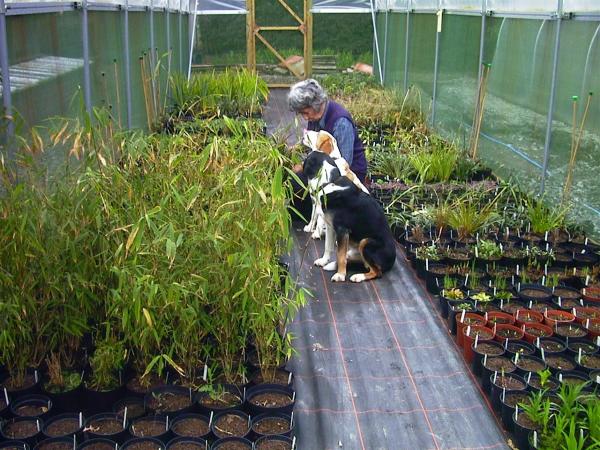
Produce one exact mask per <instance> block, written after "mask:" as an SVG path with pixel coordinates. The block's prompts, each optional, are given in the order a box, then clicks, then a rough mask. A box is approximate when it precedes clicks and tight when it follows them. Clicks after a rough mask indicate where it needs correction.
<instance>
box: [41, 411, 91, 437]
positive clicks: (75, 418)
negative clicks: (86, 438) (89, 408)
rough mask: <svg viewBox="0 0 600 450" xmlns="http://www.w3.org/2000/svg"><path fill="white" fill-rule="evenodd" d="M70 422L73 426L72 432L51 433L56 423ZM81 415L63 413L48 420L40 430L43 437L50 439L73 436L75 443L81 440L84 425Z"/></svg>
mask: <svg viewBox="0 0 600 450" xmlns="http://www.w3.org/2000/svg"><path fill="white" fill-rule="evenodd" d="M65 421H67V422H70V423H73V424H75V425H73V426H72V431H69V432H67V433H62V434H56V433H52V432H51V431H50V430H52V429H53V428H54V427H55V426H56V425H57V424H58V423H60V422H65ZM84 423H85V422H84V419H83V415H82V416H80V415H79V413H64V414H59V415H58V416H54V417H51V418H49V419H48V420H46V421H45V422H44V427H43V428H42V433H43V434H44V436H46V437H49V438H52V437H64V436H73V435H74V436H75V437H76V438H77V442H80V441H82V440H83V424H84Z"/></svg>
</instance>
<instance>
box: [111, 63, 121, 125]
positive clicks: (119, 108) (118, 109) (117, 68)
mask: <svg viewBox="0 0 600 450" xmlns="http://www.w3.org/2000/svg"><path fill="white" fill-rule="evenodd" d="M113 66H114V69H115V93H116V96H117V118H118V121H119V129H121V95H120V93H119V67H118V65H117V60H116V59H113Z"/></svg>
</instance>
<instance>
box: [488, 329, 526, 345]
mask: <svg viewBox="0 0 600 450" xmlns="http://www.w3.org/2000/svg"><path fill="white" fill-rule="evenodd" d="M493 329H494V332H495V336H494V339H495V340H496V341H498V342H500V343H501V344H504V343H505V342H506V341H507V340H508V341H509V342H510V341H519V340H521V339H523V336H524V334H525V333H523V330H522V329H521V328H519V327H516V326H514V325H508V324H500V325H496V326H495V328H493ZM504 332H506V333H509V334H510V336H509V337H506V336H504V335H503V333H504Z"/></svg>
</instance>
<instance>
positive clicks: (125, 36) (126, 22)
mask: <svg viewBox="0 0 600 450" xmlns="http://www.w3.org/2000/svg"><path fill="white" fill-rule="evenodd" d="M124 14H125V20H124V26H123V28H124V29H123V46H124V47H125V48H124V53H125V58H124V60H125V98H126V101H127V128H128V129H131V127H132V126H131V116H132V113H131V63H130V61H129V0H125V8H124Z"/></svg>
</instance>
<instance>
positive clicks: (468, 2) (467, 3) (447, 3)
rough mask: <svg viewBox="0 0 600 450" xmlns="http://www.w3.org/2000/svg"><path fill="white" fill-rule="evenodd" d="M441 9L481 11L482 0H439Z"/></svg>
mask: <svg viewBox="0 0 600 450" xmlns="http://www.w3.org/2000/svg"><path fill="white" fill-rule="evenodd" d="M440 3H441V5H440V6H441V9H449V10H459V11H478V12H479V11H482V9H483V6H484V0H441V1H440Z"/></svg>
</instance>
